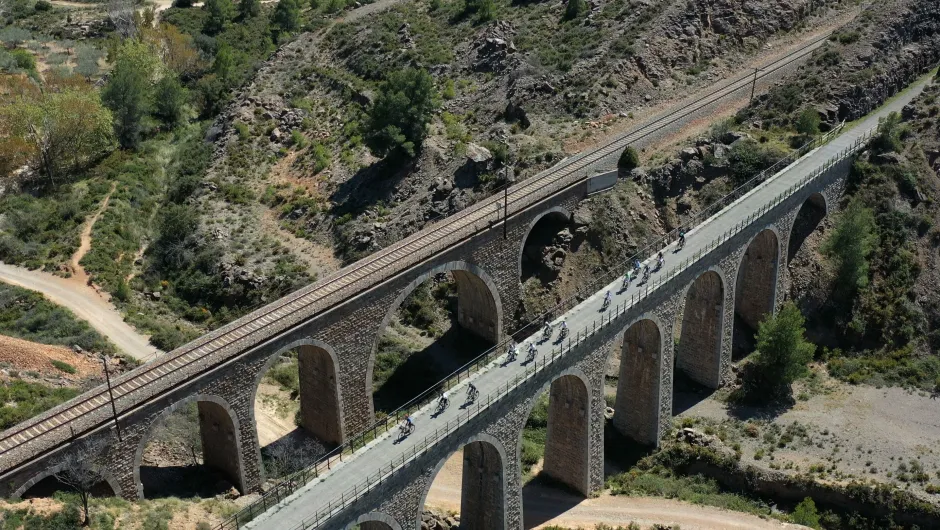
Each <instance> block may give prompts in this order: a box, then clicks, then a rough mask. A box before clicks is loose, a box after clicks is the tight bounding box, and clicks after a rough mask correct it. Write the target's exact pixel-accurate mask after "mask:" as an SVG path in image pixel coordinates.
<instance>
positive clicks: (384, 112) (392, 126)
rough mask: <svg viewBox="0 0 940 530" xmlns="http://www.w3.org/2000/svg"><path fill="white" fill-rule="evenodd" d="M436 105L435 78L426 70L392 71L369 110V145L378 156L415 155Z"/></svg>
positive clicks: (425, 133)
mask: <svg viewBox="0 0 940 530" xmlns="http://www.w3.org/2000/svg"><path fill="white" fill-rule="evenodd" d="M436 107H437V94H436V92H435V90H434V80H433V78H432V77H431V75H430V74H428V73H427V72H426V71H425V70H419V69H415V68H408V69H405V70H400V71H396V72H392V73H391V74H389V76H388V79H387V80H386V81H385V82H384V83H382V85H381V88H380V90H379V94H378V96H377V97H376V99H375V103H374V104H373V105H372V108H371V109H370V111H369V125H368V135H367V143H368V144H369V148H370V149H372V151H373V152H374V153H375V154H376V155H377V156H386V155H394V156H396V157H397V156H404V157H408V158H410V157H413V156H415V154H416V153H417V152H418V150H420V149H421V145H422V144H423V143H424V138H425V136H426V135H427V125H428V122H430V120H431V115H432V113H433V112H434V109H435V108H436Z"/></svg>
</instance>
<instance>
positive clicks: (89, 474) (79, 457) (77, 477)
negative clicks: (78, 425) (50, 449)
mask: <svg viewBox="0 0 940 530" xmlns="http://www.w3.org/2000/svg"><path fill="white" fill-rule="evenodd" d="M104 449H105V445H104V443H103V442H101V441H99V442H84V443H82V445H80V446H79V448H78V449H77V450H75V451H70V452H69V453H68V454H66V455H65V456H64V457H62V459H61V460H59V462H58V464H57V466H56V467H58V468H59V471H57V472H56V473H55V478H56V479H57V480H58V481H59V482H61V483H63V484H65V485H66V486H68V487H70V488H72V489H74V490H75V491H76V493H78V496H79V498H80V499H81V501H82V510H83V512H84V514H85V519H84V521H83V522H82V526H88V525H89V524H90V522H91V515H90V513H89V511H88V499H89V498H90V497H91V490H92V488H94V487H95V486H96V485H97V484H100V483H101V482H102V481H103V480H104V475H103V474H102V473H101V471H100V469H99V468H98V466H97V465H95V463H94V462H95V460H97V459H98V458H99V457H100V455H101V453H102V452H103V451H104Z"/></svg>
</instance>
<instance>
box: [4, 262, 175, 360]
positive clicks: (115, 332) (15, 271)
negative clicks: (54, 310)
mask: <svg viewBox="0 0 940 530" xmlns="http://www.w3.org/2000/svg"><path fill="white" fill-rule="evenodd" d="M0 281H3V282H6V283H10V284H13V285H18V286H20V287H23V288H24V289H32V290H33V291H39V292H40V293H42V294H44V295H45V296H46V298H48V299H49V300H51V301H52V302H54V303H56V304H59V305H61V306H63V307H66V308H68V309H69V310H71V311H72V312H73V313H75V315H76V316H77V317H78V318H81V319H82V320H85V321H87V322H88V323H89V324H90V325H91V327H93V328H95V329H96V330H97V331H98V332H99V333H101V334H102V335H104V336H105V337H107V338H108V339H110V340H111V342H113V343H114V345H115V346H117V347H118V349H119V350H120V351H122V352H124V353H125V354H127V355H128V356H130V357H133V358H135V359H138V360H141V361H145V360H149V359H151V358H153V357H154V356H156V355H159V354H161V353H162V352H161V351H160V350H158V349H156V348H154V347H153V346H151V345H150V342H149V341H148V339H147V337H146V336H144V335H141V334H140V333H138V332H137V330H136V329H134V328H133V327H132V326H131V325H130V324H128V323H127V322H124V317H122V316H121V313H119V312H118V311H117V309H115V308H114V306H112V305H111V304H110V302H108V301H106V300H105V299H104V298H102V297H101V296H100V295H99V294H98V293H97V292H95V290H94V289H92V288H91V287H89V286H88V285H82V284H80V283H79V282H76V281H74V280H71V279H65V278H60V277H58V276H54V275H52V274H49V273H48V272H42V271H31V270H28V269H24V268H22V267H17V266H15V265H8V264H6V263H0Z"/></svg>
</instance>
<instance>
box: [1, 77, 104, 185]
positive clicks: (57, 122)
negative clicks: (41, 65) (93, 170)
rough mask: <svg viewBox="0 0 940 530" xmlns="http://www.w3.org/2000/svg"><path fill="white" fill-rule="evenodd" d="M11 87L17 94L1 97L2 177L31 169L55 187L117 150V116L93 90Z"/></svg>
mask: <svg viewBox="0 0 940 530" xmlns="http://www.w3.org/2000/svg"><path fill="white" fill-rule="evenodd" d="M22 83H24V84H27V83H30V81H28V80H23V81H22ZM6 88H7V89H10V88H14V89H16V90H17V93H16V95H14V96H12V97H9V98H5V99H4V98H0V174H3V175H5V174H7V173H9V172H10V170H12V169H14V168H16V167H19V166H21V165H23V164H30V165H32V166H34V167H35V168H36V169H37V170H38V172H39V174H40V175H41V176H42V177H44V178H45V179H47V180H48V183H49V184H53V185H54V184H55V183H56V182H57V180H58V179H60V178H61V177H63V176H64V175H65V174H66V173H68V172H69V171H72V170H75V169H77V168H79V167H82V166H84V165H86V164H88V163H89V162H91V161H92V160H94V159H96V158H97V157H99V156H101V155H102V154H104V153H106V152H107V151H108V150H109V149H110V148H111V146H112V142H113V140H112V133H111V113H110V112H108V110H107V109H106V108H104V107H103V106H102V104H101V100H100V99H99V98H98V95H97V94H96V93H95V92H94V91H92V90H90V89H89V88H87V87H86V88H85V89H76V88H71V87H69V88H64V89H61V88H60V89H58V90H53V89H51V88H53V87H50V89H48V90H42V91H40V90H39V89H38V87H29V86H20V87H10V86H9V85H8V86H7V87H6ZM0 92H3V90H0Z"/></svg>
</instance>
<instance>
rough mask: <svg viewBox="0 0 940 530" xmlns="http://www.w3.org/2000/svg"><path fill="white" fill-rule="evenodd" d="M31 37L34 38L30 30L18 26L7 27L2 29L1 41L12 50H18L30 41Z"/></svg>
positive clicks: (0, 32) (0, 33) (0, 31)
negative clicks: (21, 45) (18, 47)
mask: <svg viewBox="0 0 940 530" xmlns="http://www.w3.org/2000/svg"><path fill="white" fill-rule="evenodd" d="M30 37H32V34H31V33H30V32H29V30H26V29H23V28H21V27H18V26H7V27H5V28H3V29H0V41H3V42H4V43H5V44H6V45H7V46H9V47H10V48H16V47H17V46H19V45H20V44H23V43H24V42H26V41H28V40H29V39H30Z"/></svg>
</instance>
